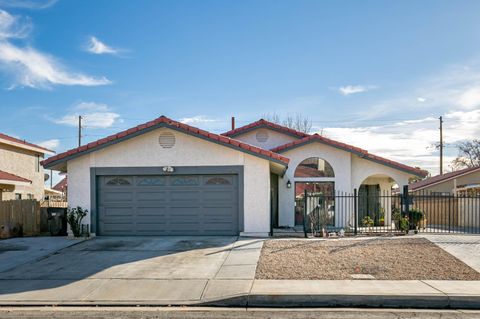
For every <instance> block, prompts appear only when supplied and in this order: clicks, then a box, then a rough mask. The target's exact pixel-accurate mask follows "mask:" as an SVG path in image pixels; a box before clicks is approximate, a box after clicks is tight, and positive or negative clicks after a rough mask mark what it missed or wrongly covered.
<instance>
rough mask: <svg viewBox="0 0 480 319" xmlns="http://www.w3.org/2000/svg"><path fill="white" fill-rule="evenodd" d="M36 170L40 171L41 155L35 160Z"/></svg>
mask: <svg viewBox="0 0 480 319" xmlns="http://www.w3.org/2000/svg"><path fill="white" fill-rule="evenodd" d="M35 171H36V172H37V173H38V172H40V155H37V158H36V160H35Z"/></svg>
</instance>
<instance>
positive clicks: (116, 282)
mask: <svg viewBox="0 0 480 319" xmlns="http://www.w3.org/2000/svg"><path fill="white" fill-rule="evenodd" d="M48 286H51V287H52V288H46V287H48ZM14 287H15V289H18V290H19V292H17V293H6V292H7V291H12V289H14ZM40 287H41V289H40ZM0 294H1V295H0V305H2V306H6V305H10V306H15V305H17V306H18V305H90V306H92V305H110V306H112V305H152V306H166V305H191V306H193V305H197V306H198V305H203V306H235V307H401V308H439V309H440V308H452V309H480V281H380V280H378V281H377V280H368V281H363V280H342V281H333V280H332V281H330V280H305V281H304V280H251V279H211V280H152V279H148V280H129V279H85V280H82V281H76V282H67V281H65V280H58V281H56V280H48V281H47V282H45V281H41V280H23V281H21V280H12V281H9V280H2V281H1V285H0Z"/></svg>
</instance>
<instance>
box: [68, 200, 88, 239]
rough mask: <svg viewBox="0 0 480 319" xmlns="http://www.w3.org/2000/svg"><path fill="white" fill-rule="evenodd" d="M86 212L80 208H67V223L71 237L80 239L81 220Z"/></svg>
mask: <svg viewBox="0 0 480 319" xmlns="http://www.w3.org/2000/svg"><path fill="white" fill-rule="evenodd" d="M87 213H88V210H86V209H83V208H82V207H80V206H77V207H76V208H70V207H68V208H67V223H68V224H69V225H70V228H71V229H72V232H73V236H75V237H80V236H81V235H82V234H81V225H82V220H83V218H84V217H85V216H87Z"/></svg>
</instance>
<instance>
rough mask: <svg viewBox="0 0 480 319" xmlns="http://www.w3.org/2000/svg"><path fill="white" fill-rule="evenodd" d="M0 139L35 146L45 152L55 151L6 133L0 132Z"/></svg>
mask: <svg viewBox="0 0 480 319" xmlns="http://www.w3.org/2000/svg"><path fill="white" fill-rule="evenodd" d="M1 139H3V140H6V141H10V142H14V143H18V144H22V145H25V146H30V147H35V148H38V149H41V150H44V151H47V152H50V153H55V152H54V151H52V150H49V149H48V148H45V147H42V146H38V145H36V144H32V143H28V142H27V141H25V140H20V139H18V138H15V137H12V136H9V135H6V134H2V133H0V140H1Z"/></svg>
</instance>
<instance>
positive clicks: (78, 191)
mask: <svg viewBox="0 0 480 319" xmlns="http://www.w3.org/2000/svg"><path fill="white" fill-rule="evenodd" d="M163 131H170V132H171V133H173V134H174V135H175V140H176V142H175V146H174V147H173V148H170V149H164V148H162V147H161V146H160V145H159V143H158V137H159V134H160V133H161V132H163ZM230 165H241V166H244V181H243V182H244V188H243V189H244V232H245V233H250V234H255V233H258V234H262V235H266V234H267V233H268V232H269V230H270V165H269V161H268V160H265V159H261V158H258V157H256V156H253V155H249V154H246V153H243V152H240V151H237V150H234V149H230V148H228V147H225V146H221V145H218V144H215V143H212V142H209V141H206V140H204V139H201V138H198V137H194V136H190V135H188V134H185V133H181V132H178V131H175V130H171V129H168V128H160V129H157V130H153V131H151V132H148V133H145V134H142V135H139V136H137V137H134V138H131V139H128V140H125V141H123V142H120V143H117V144H114V145H111V146H108V147H105V148H103V149H99V150H98V151H95V152H92V153H89V154H86V155H84V156H80V157H77V158H74V159H72V160H70V161H68V162H67V171H68V200H69V204H70V205H71V206H82V207H83V208H86V209H88V210H89V211H90V210H91V207H90V200H91V198H90V167H149V166H150V167H152V166H153V167H162V166H173V167H175V166H230ZM84 221H85V223H90V224H91V221H90V216H87V217H86V218H85V219H84Z"/></svg>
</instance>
